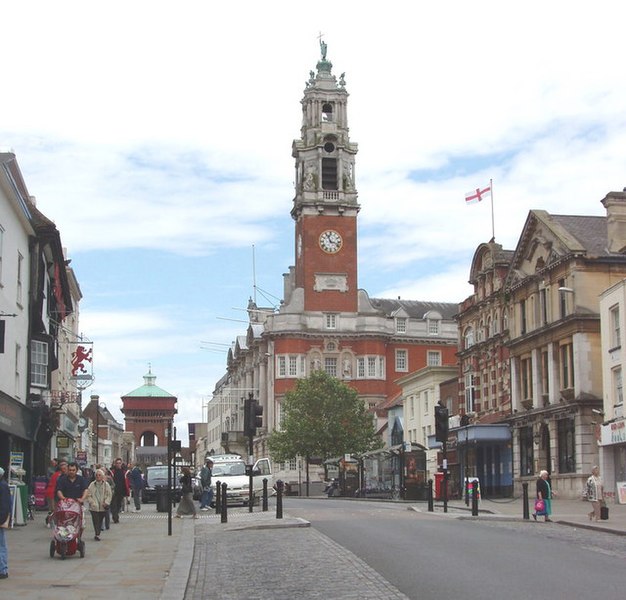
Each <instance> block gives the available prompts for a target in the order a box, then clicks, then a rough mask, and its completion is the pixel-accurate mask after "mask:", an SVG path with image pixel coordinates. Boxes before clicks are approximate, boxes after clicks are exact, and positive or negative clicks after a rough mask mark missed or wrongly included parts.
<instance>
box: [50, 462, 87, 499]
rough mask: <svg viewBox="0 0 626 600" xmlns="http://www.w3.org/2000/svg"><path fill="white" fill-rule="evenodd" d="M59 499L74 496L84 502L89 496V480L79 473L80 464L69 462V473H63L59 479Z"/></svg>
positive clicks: (57, 487)
mask: <svg viewBox="0 0 626 600" xmlns="http://www.w3.org/2000/svg"><path fill="white" fill-rule="evenodd" d="M56 496H57V500H65V499H66V498H72V499H73V500H76V501H78V503H79V504H83V503H84V502H85V499H86V498H87V481H86V480H85V478H84V477H83V476H82V475H79V474H78V465H77V464H76V463H75V462H71V463H68V465H67V475H61V476H60V477H59V478H58V479H57V486H56Z"/></svg>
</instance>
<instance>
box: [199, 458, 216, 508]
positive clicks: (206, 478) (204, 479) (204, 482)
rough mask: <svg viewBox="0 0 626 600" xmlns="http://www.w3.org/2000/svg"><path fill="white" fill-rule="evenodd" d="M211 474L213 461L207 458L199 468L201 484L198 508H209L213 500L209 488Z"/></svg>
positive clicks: (211, 491)
mask: <svg viewBox="0 0 626 600" xmlns="http://www.w3.org/2000/svg"><path fill="white" fill-rule="evenodd" d="M212 476H213V461H212V460H211V459H210V458H207V459H206V461H205V463H204V466H203V467H202V469H200V485H201V486H202V496H201V497H200V510H209V507H210V506H211V502H212V501H213V490H212V489H211V477H212Z"/></svg>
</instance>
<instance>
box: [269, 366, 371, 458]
mask: <svg viewBox="0 0 626 600" xmlns="http://www.w3.org/2000/svg"><path fill="white" fill-rule="evenodd" d="M282 414H283V420H282V426H281V430H280V431H278V430H276V431H274V432H273V433H272V434H271V435H270V437H269V440H268V444H269V449H270V453H271V454H272V457H273V458H274V460H278V461H285V460H289V459H292V458H295V457H296V456H303V457H306V458H307V459H309V458H312V457H319V458H322V459H327V458H332V457H336V456H342V455H343V454H347V453H350V454H359V453H362V452H367V451H368V450H375V449H377V448H380V447H381V446H382V441H381V440H380V438H378V437H377V436H376V431H375V429H374V422H373V419H372V415H371V414H370V413H368V412H367V410H366V408H365V404H364V402H363V400H361V399H360V398H359V396H358V394H357V392H356V390H354V389H352V388H351V387H349V386H347V385H346V384H345V383H343V382H341V381H339V380H338V379H335V378H334V377H331V376H330V375H327V374H326V373H325V372H324V371H315V372H314V373H312V374H311V375H310V376H309V377H308V378H307V379H299V380H298V381H297V382H296V386H295V388H294V389H293V390H291V391H289V392H287V393H286V394H285V398H284V400H283V403H282Z"/></svg>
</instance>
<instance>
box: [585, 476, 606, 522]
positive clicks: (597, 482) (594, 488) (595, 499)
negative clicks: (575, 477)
mask: <svg viewBox="0 0 626 600" xmlns="http://www.w3.org/2000/svg"><path fill="white" fill-rule="evenodd" d="M587 500H588V501H589V502H591V506H592V507H593V510H592V511H591V512H590V513H587V515H588V516H589V520H590V521H593V520H594V519H595V520H596V521H599V520H600V516H601V510H602V503H603V502H604V486H603V484H602V478H601V477H600V467H597V466H595V467H593V468H592V469H591V475H590V476H589V479H587Z"/></svg>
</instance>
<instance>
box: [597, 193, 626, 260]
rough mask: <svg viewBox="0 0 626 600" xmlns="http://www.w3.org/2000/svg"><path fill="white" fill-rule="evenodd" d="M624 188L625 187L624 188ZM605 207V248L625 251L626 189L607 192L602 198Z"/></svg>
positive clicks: (619, 251)
mask: <svg viewBox="0 0 626 600" xmlns="http://www.w3.org/2000/svg"><path fill="white" fill-rule="evenodd" d="M625 189H626V188H625ZM602 204H603V205H604V208H606V219H607V221H606V227H607V249H608V251H609V252H615V253H617V254H624V253H626V191H624V192H609V193H608V194H607V195H606V197H605V198H604V200H602Z"/></svg>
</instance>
